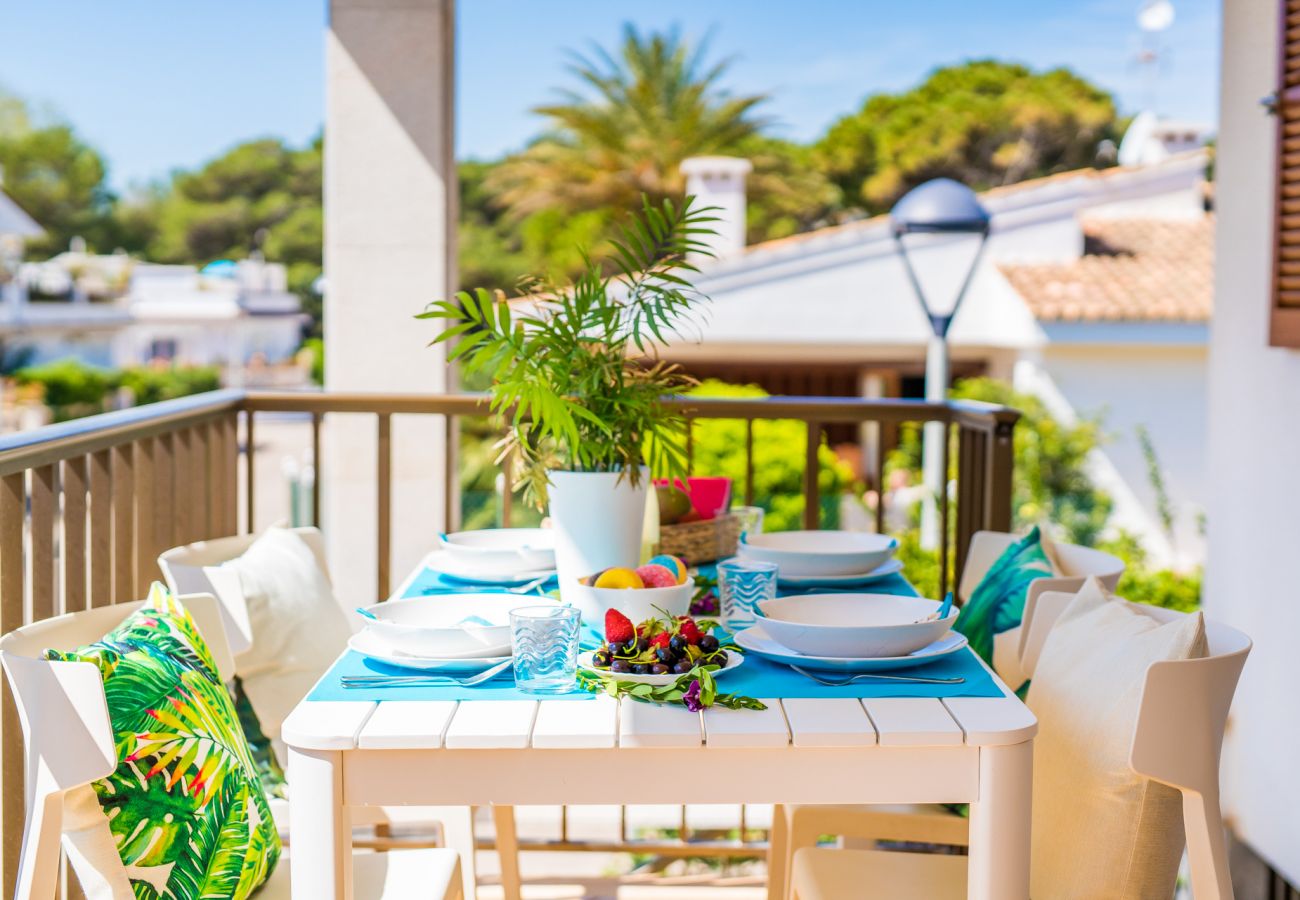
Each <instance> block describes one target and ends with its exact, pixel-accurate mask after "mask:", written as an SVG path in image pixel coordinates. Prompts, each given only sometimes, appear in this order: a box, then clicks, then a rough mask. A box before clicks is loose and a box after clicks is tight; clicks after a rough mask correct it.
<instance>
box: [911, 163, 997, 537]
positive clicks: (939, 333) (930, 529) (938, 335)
mask: <svg viewBox="0 0 1300 900" xmlns="http://www.w3.org/2000/svg"><path fill="white" fill-rule="evenodd" d="M889 218H890V222H891V225H892V229H893V234H894V243H895V244H896V245H897V247H898V255H899V256H900V257H901V258H902V260H903V268H904V269H905V270H906V271H907V277H908V280H909V281H911V283H912V289H913V290H914V291H915V292H916V299H917V300H919V301H920V303H921V309H922V310H924V312H925V315H926V318H927V319H929V320H930V330H931V336H930V339H929V341H928V343H927V346H926V353H925V399H926V400H929V401H931V402H935V403H942V402H943V400H944V399H945V397H946V396H947V392H948V328H949V327H950V326H951V325H952V320H953V318H954V317H955V316H956V315H957V309H958V307H960V306H961V301H962V299H963V298H965V296H966V290H967V288H969V287H970V283H971V279H972V278H974V276H975V270H976V269H977V268H979V261H980V257H981V256H982V255H983V253H984V244H985V242H986V241H987V240H988V236H989V213H988V210H986V209H985V208H984V207H983V206H982V205H981V204H980V202H979V198H978V197H976V196H975V192H974V191H972V190H971V189H970V188H968V187H966V185H964V184H960V183H958V182H956V181H953V180H952V179H951V178H935V179H933V180H932V181H927V182H925V184H922V185H918V186H917V187H914V188H912V190H910V191H908V192H907V193H906V194H904V195H903V197H902V199H901V200H899V201H898V203H896V204H895V205H894V208H893V210H891V211H890V214H889ZM945 234H951V235H971V236H973V237H976V238H978V240H979V243H978V244H977V245H976V248H975V255H974V257H973V258H972V259H971V262H970V267H969V268H968V269H967V270H966V274H965V275H964V276H963V278H962V280H961V285H960V287H958V289H957V292H956V293H955V294H952V295H950V296H949V297H948V298H947V299H948V302H947V303H944V302H941V301H942V298H928V297H926V294H925V291H924V290H923V289H922V287H921V281H920V279H919V278H918V277H917V274H916V269H915V267H914V266H913V265H912V258H911V256H910V255H909V254H908V251H907V242H906V241H905V240H904V238H905V237H907V236H908V235H945ZM937 301H940V302H937ZM945 433H946V429H945V427H944V424H943V423H942V422H927V423H926V425H925V440H924V443H923V447H922V450H923V456H922V471H923V474H924V479H925V488H926V497H925V500H924V502H923V503H922V506H921V545H922V546H923V547H926V548H927V549H933V548H935V547H937V546H938V544H939V517H938V510H937V508H936V505H935V498H937V497H938V496H939V492H940V491H944V490H947V485H946V484H945V481H946V477H945V476H946V473H944V472H943V471H942V470H943V442H944V440H945Z"/></svg>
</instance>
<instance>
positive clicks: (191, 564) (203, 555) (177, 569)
mask: <svg viewBox="0 0 1300 900" xmlns="http://www.w3.org/2000/svg"><path fill="white" fill-rule="evenodd" d="M290 530H291V531H292V532H293V533H294V534H296V535H298V536H299V537H301V538H302V539H303V541H304V542H305V543H306V544H307V546H308V547H310V548H311V552H312V554H313V555H314V556H315V557H316V562H317V563H319V564H320V568H321V571H322V572H324V573H325V577H326V578H327V579H328V578H329V567H328V566H327V565H326V564H325V537H324V535H322V534H321V532H320V529H319V528H310V527H307V528H292V529H290ZM257 538H258V535H255V534H241V535H236V536H234V537H224V538H214V539H212V540H209V541H198V542H196V543H193V544H185V545H184V546H181V547H173V548H172V549H170V550H168V551H166V552H164V553H163V554H162V555H161V556H159V557H158V568H160V569H162V574H163V579H164V580H165V581H166V582H167V586H168V587H169V588H171V591H172V593H173V594H176V595H177V596H180V595H182V594H212V595H213V596H215V597H216V598H217V599H218V600H220V601H221V608H222V610H223V612H224V614H225V624H226V631H227V633H228V634H229V635H230V645H231V649H232V650H233V652H234V654H235V655H236V656H238V655H239V654H241V653H243V652H244V651H246V650H247V649H248V648H249V647H251V646H252V645H253V628H252V625H251V624H250V622H249V618H248V605H247V604H246V603H245V600H244V592H243V590H242V589H241V588H240V586H239V575H238V574H237V573H236V572H234V571H233V570H230V569H225V570H223V569H222V568H221V564H222V563H224V562H228V561H229V560H232V559H235V558H236V557H239V556H242V555H243V553H244V551H246V550H247V549H248V548H249V547H251V546H252V545H253V542H254V541H256V540H257Z"/></svg>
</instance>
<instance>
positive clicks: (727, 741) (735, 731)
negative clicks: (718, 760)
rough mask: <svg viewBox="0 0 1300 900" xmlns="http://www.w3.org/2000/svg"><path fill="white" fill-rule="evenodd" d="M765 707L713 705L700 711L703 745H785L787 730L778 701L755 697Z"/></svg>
mask: <svg viewBox="0 0 1300 900" xmlns="http://www.w3.org/2000/svg"><path fill="white" fill-rule="evenodd" d="M758 699H760V700H762V701H763V702H764V703H766V704H767V709H727V708H726V707H725V706H713V707H710V708H709V709H706V710H705V711H704V713H703V719H704V745H705V746H706V747H787V746H789V744H790V729H789V727H787V725H786V723H785V713H784V712H782V711H781V701H780V700H776V699H769V698H767V697H760V698H758Z"/></svg>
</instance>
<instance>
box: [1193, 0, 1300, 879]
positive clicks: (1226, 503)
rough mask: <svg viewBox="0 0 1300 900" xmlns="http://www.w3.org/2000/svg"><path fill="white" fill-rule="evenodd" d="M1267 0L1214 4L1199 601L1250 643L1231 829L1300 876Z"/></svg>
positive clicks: (1296, 437)
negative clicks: (1212, 252)
mask: <svg viewBox="0 0 1300 900" xmlns="http://www.w3.org/2000/svg"><path fill="white" fill-rule="evenodd" d="M1277 9H1278V6H1277V2H1276V0H1231V2H1228V0H1225V2H1224V3H1223V57H1222V75H1221V82H1220V87H1221V90H1220V107H1219V144H1218V156H1217V161H1216V180H1217V184H1216V190H1215V194H1216V204H1217V212H1218V235H1217V238H1216V251H1217V252H1216V256H1217V266H1216V276H1215V278H1216V284H1215V288H1216V310H1217V312H1216V315H1215V318H1214V324H1213V326H1212V328H1211V338H1210V418H1209V424H1210V427H1209V430H1208V440H1209V470H1210V472H1211V473H1213V478H1212V480H1211V481H1210V492H1209V504H1208V510H1207V512H1208V517H1209V565H1208V571H1207V578H1208V581H1207V586H1206V609H1207V611H1208V613H1209V614H1210V615H1211V616H1212V617H1214V618H1216V619H1220V620H1222V621H1226V622H1228V623H1230V624H1232V625H1235V626H1237V627H1238V628H1241V629H1242V630H1244V631H1245V632H1246V633H1248V634H1249V635H1250V636H1251V638H1253V639H1254V641H1255V649H1254V652H1253V653H1252V654H1251V656H1250V659H1249V660H1248V661H1247V663H1246V669H1245V672H1244V674H1243V675H1242V680H1241V685H1240V687H1239V688H1238V689H1237V699H1236V703H1235V705H1234V707H1233V712H1232V718H1231V721H1230V722H1229V726H1228V743H1227V748H1226V755H1225V758H1224V765H1223V784H1224V790H1225V792H1226V793H1225V805H1226V809H1227V812H1228V815H1229V816H1230V819H1231V823H1232V826H1233V828H1234V829H1235V830H1236V832H1237V833H1238V834H1239V835H1240V836H1241V837H1242V838H1243V839H1244V840H1245V841H1246V842H1247V843H1249V844H1250V845H1251V846H1253V847H1254V848H1255V850H1256V851H1258V852H1259V853H1260V854H1261V855H1263V856H1264V858H1265V859H1267V860H1268V861H1269V862H1271V863H1272V864H1273V866H1274V867H1275V868H1277V869H1278V870H1279V871H1280V872H1282V873H1283V874H1284V875H1285V876H1286V877H1287V879H1288V880H1289V881H1290V882H1291V883H1292V884H1300V839H1298V838H1297V833H1298V831H1300V829H1298V826H1297V822H1298V820H1300V766H1297V765H1296V748H1297V747H1300V702H1297V699H1296V686H1297V685H1298V684H1300V654H1297V652H1296V635H1298V634H1300V587H1297V581H1296V566H1297V548H1298V547H1300V454H1298V452H1297V448H1300V352H1297V351H1294V350H1283V349H1275V348H1270V347H1269V346H1268V322H1267V318H1268V305H1269V276H1270V265H1271V260H1270V250H1269V245H1270V242H1271V227H1272V210H1273V196H1272V177H1273V164H1274V155H1273V146H1272V144H1273V140H1274V133H1275V131H1274V130H1275V128H1276V122H1275V121H1274V120H1273V119H1272V117H1270V116H1268V115H1267V114H1266V113H1265V112H1264V110H1263V109H1262V108H1261V106H1260V104H1259V98H1260V97H1263V96H1266V95H1267V94H1269V93H1271V92H1272V91H1273V90H1274V89H1275V88H1276V86H1277V85H1276V83H1275V78H1276V53H1277V50H1276V47H1277V21H1278V14H1277Z"/></svg>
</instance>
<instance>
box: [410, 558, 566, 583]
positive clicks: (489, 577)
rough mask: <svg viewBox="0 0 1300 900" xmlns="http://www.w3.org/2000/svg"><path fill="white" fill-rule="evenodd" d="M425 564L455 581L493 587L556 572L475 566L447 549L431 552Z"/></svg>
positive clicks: (532, 579) (525, 581)
mask: <svg viewBox="0 0 1300 900" xmlns="http://www.w3.org/2000/svg"><path fill="white" fill-rule="evenodd" d="M424 564H425V565H426V566H428V567H429V568H430V569H433V571H435V572H438V573H440V574H442V575H446V576H447V577H448V578H451V579H453V580H455V581H463V582H464V583H465V584H481V585H487V586H491V587H517V586H519V585H521V584H527V583H528V582H530V581H536V580H537V579H538V578H541V577H542V576H543V575H545V576H548V577H549V576H551V575H554V574H555V570H554V569H495V568H485V567H482V566H475V565H474V564H473V563H472V562H466V561H465V560H464V559H458V558H457V557H455V556H454V555H453V554H451V553H449V552H447V551H446V550H435V551H434V552H432V553H430V554H429V555H428V556H426V557H425V558H424Z"/></svg>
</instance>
